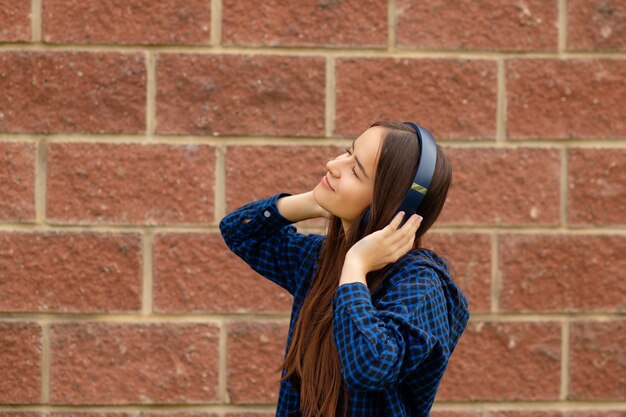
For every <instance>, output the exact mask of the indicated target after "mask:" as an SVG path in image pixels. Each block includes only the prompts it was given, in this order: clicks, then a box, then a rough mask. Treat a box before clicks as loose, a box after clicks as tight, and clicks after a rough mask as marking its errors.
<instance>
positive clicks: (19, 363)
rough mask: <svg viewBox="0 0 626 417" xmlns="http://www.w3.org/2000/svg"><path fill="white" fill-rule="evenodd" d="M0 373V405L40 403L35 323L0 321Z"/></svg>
mask: <svg viewBox="0 0 626 417" xmlns="http://www.w3.org/2000/svg"><path fill="white" fill-rule="evenodd" d="M3 292H4V290H3ZM0 375H2V378H0V402H1V403H2V404H32V403H39V402H40V399H41V328H40V327H39V325H38V324H36V323H32V322H4V321H3V322H0Z"/></svg>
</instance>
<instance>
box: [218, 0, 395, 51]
mask: <svg viewBox="0 0 626 417" xmlns="http://www.w3.org/2000/svg"><path fill="white" fill-rule="evenodd" d="M222 18H223V21H222V25H223V27H222V41H223V43H224V44H226V45H270V46H283V45H285V46H287V45H288V46H295V45H298V46H351V47H386V46H387V3H385V2H382V1H376V0H365V1H364V0H347V1H326V0H325V1H313V0H305V1H298V2H291V3H289V6H287V7H285V3H284V2H281V1H279V0H270V1H263V2H259V1H256V0H235V1H227V2H224V3H223V5H222Z"/></svg>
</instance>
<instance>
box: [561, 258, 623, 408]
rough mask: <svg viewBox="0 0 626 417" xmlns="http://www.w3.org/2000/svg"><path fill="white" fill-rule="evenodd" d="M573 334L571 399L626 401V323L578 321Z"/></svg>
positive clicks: (573, 324)
mask: <svg viewBox="0 0 626 417" xmlns="http://www.w3.org/2000/svg"><path fill="white" fill-rule="evenodd" d="M622 253H624V252H622ZM598 276H601V275H598ZM623 296H624V293H623V292H622V297H623ZM570 334H571V336H570V340H571V347H570V360H569V368H570V385H569V395H568V399H571V400H619V401H624V400H626V321H624V320H615V321H574V322H573V323H572V325H571V330H570Z"/></svg>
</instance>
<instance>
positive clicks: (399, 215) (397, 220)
mask: <svg viewBox="0 0 626 417" xmlns="http://www.w3.org/2000/svg"><path fill="white" fill-rule="evenodd" d="M403 217H404V212H403V211H401V212H399V213H397V214H396V216H395V217H394V218H393V220H391V223H389V224H388V225H387V227H386V228H385V229H387V231H388V232H390V234H392V233H393V232H395V231H396V230H397V229H398V226H400V222H401V221H402V218H403Z"/></svg>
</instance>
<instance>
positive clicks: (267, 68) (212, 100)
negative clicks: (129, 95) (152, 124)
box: [156, 54, 326, 136]
mask: <svg viewBox="0 0 626 417" xmlns="http://www.w3.org/2000/svg"><path fill="white" fill-rule="evenodd" d="M325 71H326V67H325V62H324V59H323V58H321V57H289V56H264V55H194V54H160V55H159V56H158V58H157V63H156V78H157V81H156V83H157V98H156V100H157V103H156V116H157V126H156V128H157V132H158V133H161V134H185V133H193V134H202V135H216V136H217V135H277V136H282V135H294V136H311V135H323V134H324V126H325V122H324V117H325V113H324V112H325V102H324V96H325V92H324V86H325Z"/></svg>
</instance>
